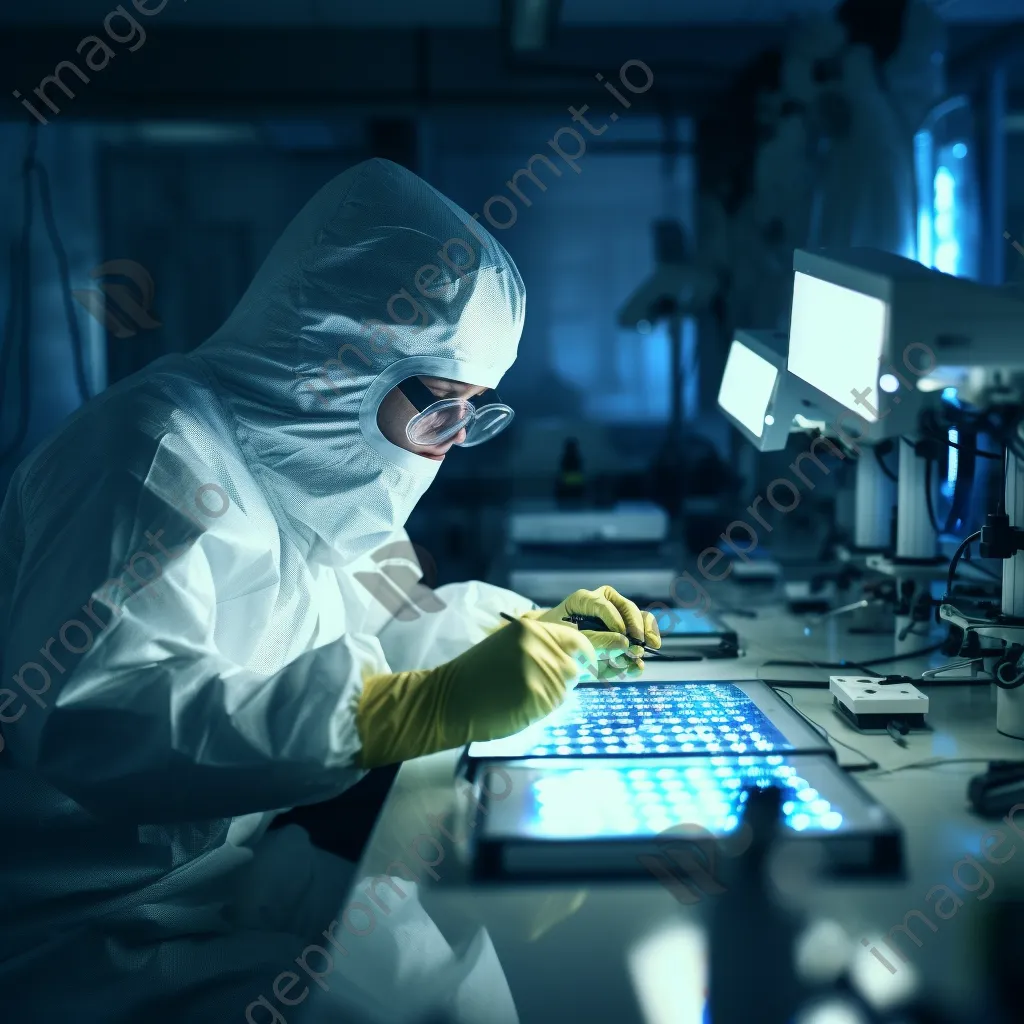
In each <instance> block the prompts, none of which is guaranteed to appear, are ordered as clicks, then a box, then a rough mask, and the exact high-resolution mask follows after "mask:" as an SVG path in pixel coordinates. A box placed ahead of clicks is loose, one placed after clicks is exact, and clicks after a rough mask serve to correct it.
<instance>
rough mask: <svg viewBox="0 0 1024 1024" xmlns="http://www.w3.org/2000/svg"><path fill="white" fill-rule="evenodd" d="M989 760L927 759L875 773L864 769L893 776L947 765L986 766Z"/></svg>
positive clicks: (969, 758) (974, 758)
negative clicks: (918, 769) (898, 773)
mask: <svg viewBox="0 0 1024 1024" xmlns="http://www.w3.org/2000/svg"><path fill="white" fill-rule="evenodd" d="M990 760H991V758H988V757H929V758H926V759H925V760H923V761H912V762H911V763H910V764H901V765H898V766H897V767H896V768H880V769H878V770H877V771H876V770H875V769H873V768H865V769H864V770H865V771H871V772H874V774H875V775H893V774H895V773H896V772H905V771H909V770H910V769H911V768H941V767H943V766H944V765H947V764H988V762H989V761H990Z"/></svg>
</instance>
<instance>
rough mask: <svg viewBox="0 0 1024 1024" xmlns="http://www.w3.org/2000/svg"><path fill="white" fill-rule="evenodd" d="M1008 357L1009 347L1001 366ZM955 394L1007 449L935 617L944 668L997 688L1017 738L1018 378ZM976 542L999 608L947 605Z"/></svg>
mask: <svg viewBox="0 0 1024 1024" xmlns="http://www.w3.org/2000/svg"><path fill="white" fill-rule="evenodd" d="M1018 305H1019V306H1020V307H1021V310H1022V312H1021V314H1020V315H1021V317H1022V319H1021V320H1020V322H1019V325H1018V327H1017V332H1016V338H1015V340H1016V344H1017V346H1018V349H1019V346H1020V341H1019V339H1020V337H1021V330H1022V328H1024V302H1021V301H1020V300H1018ZM1008 358H1009V345H1008V346H1007V355H1004V356H1003V360H1004V363H1005V361H1008ZM1016 359H1017V360H1021V359H1022V356H1020V355H1017V356H1016ZM980 361H981V357H979V362H980ZM962 390H963V392H964V393H965V394H966V395H967V396H968V397H969V398H972V399H973V402H972V404H975V405H976V406H977V407H978V408H980V409H982V410H984V413H985V415H986V416H987V417H988V419H989V421H990V422H991V421H992V420H994V421H995V423H994V424H993V434H994V435H996V436H998V437H999V439H1000V440H1001V441H1002V443H1003V446H1004V447H1005V450H1006V453H1005V462H1004V472H1005V485H1004V489H1003V502H1002V503H1001V505H1000V507H999V508H998V509H997V511H996V512H994V513H989V514H988V515H987V516H986V520H985V524H984V525H983V526H982V527H981V529H980V530H979V531H977V532H976V533H973V534H971V535H970V536H968V537H967V538H965V540H964V542H963V543H962V544H961V545H960V547H959V548H958V549H957V552H956V554H955V555H954V559H953V561H952V563H951V565H950V569H949V577H948V584H947V588H946V596H945V598H944V600H943V603H942V605H941V607H940V608H939V616H940V618H941V619H942V620H943V621H945V622H948V623H949V624H950V626H951V627H952V631H951V632H952V635H951V642H950V653H951V654H959V655H960V656H961V657H962V658H963V659H965V662H961V663H960V664H959V665H957V666H950V667H951V668H954V667H956V668H963V667H968V666H969V668H970V672H971V676H972V678H975V679H980V680H990V681H991V682H993V683H994V684H995V685H996V686H997V687H998V690H997V695H996V729H997V730H998V731H999V732H1001V733H1003V734H1004V735H1006V736H1011V737H1013V738H1015V739H1024V692H1022V690H1021V687H1022V686H1024V374H1020V373H1015V374H1010V373H1007V374H998V373H991V372H990V373H984V372H983V373H981V374H975V375H973V384H972V383H970V382H969V383H968V384H967V385H966V386H965V387H964V388H963V389H962ZM975 541H978V542H979V548H980V554H981V555H982V557H984V558H994V559H1001V560H1002V581H1001V595H1000V597H1001V600H1000V602H999V606H998V607H996V606H995V605H994V604H988V605H986V604H974V605H965V603H961V602H958V603H953V601H952V597H951V594H950V591H951V589H952V582H953V579H954V578H955V574H956V572H957V568H958V565H959V564H960V558H961V557H962V556H963V554H964V552H965V551H966V550H967V548H968V547H969V546H970V545H971V544H972V543H974V542H975Z"/></svg>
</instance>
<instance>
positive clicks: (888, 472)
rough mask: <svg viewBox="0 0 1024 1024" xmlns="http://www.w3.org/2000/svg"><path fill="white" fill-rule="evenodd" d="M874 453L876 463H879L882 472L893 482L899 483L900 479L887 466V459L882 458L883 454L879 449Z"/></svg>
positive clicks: (875, 449)
mask: <svg viewBox="0 0 1024 1024" xmlns="http://www.w3.org/2000/svg"><path fill="white" fill-rule="evenodd" d="M872 451H874V453H875V461H876V462H877V463H878V465H879V467H880V468H881V470H882V472H883V473H884V474H885V475H886V476H887V477H888V478H889V479H890V480H891V481H892V482H893V483H899V477H898V476H896V474H895V473H894V472H893V471H892V470H891V469H890V468H889V467H888V466H887V465H886V464H885V459H884V458H882V453H881V452H880V451H879V450H878V448H877V447H875V448H873V449H872Z"/></svg>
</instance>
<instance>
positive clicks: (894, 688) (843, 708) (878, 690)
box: [828, 676, 929, 729]
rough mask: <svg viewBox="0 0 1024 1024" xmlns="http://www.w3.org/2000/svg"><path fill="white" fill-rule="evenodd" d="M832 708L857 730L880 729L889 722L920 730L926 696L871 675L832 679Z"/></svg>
mask: <svg viewBox="0 0 1024 1024" xmlns="http://www.w3.org/2000/svg"><path fill="white" fill-rule="evenodd" d="M828 688H829V690H830V691H831V693H832V705H833V707H834V708H835V709H836V710H837V711H838V712H839V713H840V714H841V715H843V717H844V718H846V719H848V720H849V721H850V722H852V723H853V724H854V725H856V726H857V728H859V729H884V728H885V727H886V726H887V725H888V724H889V723H890V722H892V721H893V720H899V721H901V722H905V723H906V724H907V725H908V726H909V727H910V728H922V727H923V726H924V724H925V723H924V716H925V715H926V714H928V704H929V701H928V697H927V695H926V694H923V693H922V692H921V691H920V690H919V689H918V688H917V687H916V686H914V685H912V684H911V683H906V682H897V683H886V682H885V681H884V680H883V679H881V678H877V677H874V678H873V677H871V676H832V677H831V678H830V679H829V682H828Z"/></svg>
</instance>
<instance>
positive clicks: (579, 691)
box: [465, 680, 835, 774]
mask: <svg viewBox="0 0 1024 1024" xmlns="http://www.w3.org/2000/svg"><path fill="white" fill-rule="evenodd" d="M783 751H786V752H793V753H815V754H827V755H831V756H835V755H834V753H833V751H832V748H831V746H830V745H829V744H828V742H827V741H826V740H825V739H823V738H822V736H821V734H820V733H818V732H817V731H816V730H815V729H813V728H811V727H810V726H809V725H808V724H807V723H806V721H804V719H803V718H801V717H800V715H798V714H797V713H796V712H795V711H793V709H792V708H791V707H790V706H789V705H788V704H787V703H786V702H785V701H784V700H783V699H782V698H781V697H779V696H778V694H776V693H775V691H774V690H772V689H771V687H769V686H767V685H766V684H765V683H763V682H761V681H758V680H755V681H748V682H738V683H733V682H715V683H692V682H674V683H638V684H629V685H615V686H602V685H599V684H592V683H585V684H581V685H580V686H577V687H576V689H574V690H573V691H572V692H571V693H570V694H569V695H568V696H567V697H566V699H565V702H564V703H563V704H562V705H561V707H559V708H558V709H557V710H556V711H554V712H553V713H552V714H550V715H549V716H548V717H546V718H544V719H542V720H541V721H539V722H535V723H534V724H533V725H531V726H529V727H528V728H526V729H524V730H523V731H522V732H518V733H516V734H515V735H514V736H507V737H505V738H503V739H497V740H489V741H486V742H482V743H471V744H470V745H469V746H468V747H467V749H466V756H465V762H466V770H467V772H468V773H470V774H472V773H473V772H474V771H475V770H476V766H477V765H478V764H479V763H480V762H483V761H488V760H494V759H501V760H507V759H513V758H553V759H563V758H567V757H583V758H590V759H593V760H600V759H604V758H618V757H648V758H650V757H699V756H707V755H712V754H715V755H717V754H722V755H729V754H735V755H740V754H751V755H755V754H757V755H761V756H766V755H768V754H774V753H777V752H783Z"/></svg>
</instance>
